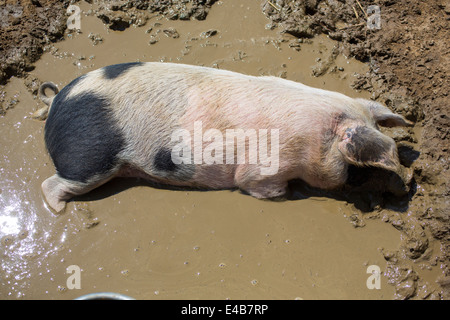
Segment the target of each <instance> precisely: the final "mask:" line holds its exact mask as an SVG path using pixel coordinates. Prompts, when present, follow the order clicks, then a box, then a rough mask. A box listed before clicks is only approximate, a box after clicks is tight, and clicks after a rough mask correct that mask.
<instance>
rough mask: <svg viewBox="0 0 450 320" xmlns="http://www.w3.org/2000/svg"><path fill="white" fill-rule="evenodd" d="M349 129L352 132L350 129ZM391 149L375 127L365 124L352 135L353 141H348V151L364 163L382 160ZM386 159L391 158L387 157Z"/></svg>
mask: <svg viewBox="0 0 450 320" xmlns="http://www.w3.org/2000/svg"><path fill="white" fill-rule="evenodd" d="M347 130H348V132H350V130H349V129H347ZM389 149H390V145H388V144H386V142H385V141H383V140H382V139H380V138H379V137H378V136H377V135H376V132H375V131H374V129H371V128H368V127H365V126H358V127H356V128H355V133H353V134H352V135H351V143H347V150H348V152H349V153H350V154H351V155H353V157H354V158H355V160H356V161H358V162H362V163H366V162H377V161H380V159H381V157H382V156H383V154H385V153H386V151H388V150H389ZM386 161H389V160H388V159H386ZM386 164H387V163H386Z"/></svg>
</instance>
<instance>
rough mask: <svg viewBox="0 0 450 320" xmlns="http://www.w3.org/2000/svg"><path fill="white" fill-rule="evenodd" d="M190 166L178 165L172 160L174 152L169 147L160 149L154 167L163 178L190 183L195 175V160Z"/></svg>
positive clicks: (154, 160) (154, 159)
mask: <svg viewBox="0 0 450 320" xmlns="http://www.w3.org/2000/svg"><path fill="white" fill-rule="evenodd" d="M191 161H192V162H191V163H190V164H186V163H180V164H176V163H174V162H173V160H172V150H171V149H170V148H168V147H162V148H161V149H159V150H158V151H157V152H156V154H155V157H154V158H153V166H154V168H155V169H156V170H157V172H155V174H156V175H157V176H159V177H161V178H165V179H169V180H174V181H188V180H190V179H192V177H193V176H194V174H195V164H193V161H194V159H193V158H192V159H191Z"/></svg>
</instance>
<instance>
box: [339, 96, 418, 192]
mask: <svg viewBox="0 0 450 320" xmlns="http://www.w3.org/2000/svg"><path fill="white" fill-rule="evenodd" d="M357 102H358V103H359V104H360V105H361V106H362V108H363V111H364V112H363V113H364V114H366V115H365V116H364V117H367V118H368V119H360V120H359V121H358V120H356V121H355V120H349V121H347V122H345V123H342V127H341V130H340V131H341V140H340V141H339V143H338V149H339V151H340V152H341V154H342V155H343V157H344V159H345V160H346V161H347V162H348V163H350V164H352V165H355V166H358V167H365V166H371V167H378V168H382V169H385V170H389V171H392V172H394V173H395V174H396V175H398V176H399V177H400V178H401V179H402V180H403V181H405V173H404V171H403V169H402V167H401V166H400V162H399V159H398V154H397V146H396V144H395V142H394V140H393V139H392V138H390V137H388V136H386V135H384V134H382V133H381V132H380V131H379V130H378V125H380V126H383V127H396V126H411V125H412V123H411V122H410V121H408V120H406V119H405V118H403V117H402V116H400V115H398V114H394V113H392V112H391V111H390V110H389V109H388V108H386V107H384V106H383V105H381V104H379V103H377V102H374V101H370V100H365V99H357ZM405 183H407V182H405ZM394 193H396V192H394Z"/></svg>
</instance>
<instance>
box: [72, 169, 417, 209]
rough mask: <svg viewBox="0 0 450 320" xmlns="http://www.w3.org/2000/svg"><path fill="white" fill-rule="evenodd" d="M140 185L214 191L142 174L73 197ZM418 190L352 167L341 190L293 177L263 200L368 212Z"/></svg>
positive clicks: (389, 175) (401, 203) (96, 196)
mask: <svg viewBox="0 0 450 320" xmlns="http://www.w3.org/2000/svg"><path fill="white" fill-rule="evenodd" d="M141 186H144V187H151V188H158V189H165V190H177V191H197V192H214V191H211V190H207V189H198V188H184V187H175V186H169V185H162V184H157V183H153V182H151V181H147V180H144V179H139V178H115V179H113V180H111V181H110V182H108V183H106V184H105V185H103V186H101V187H99V188H97V189H94V190H93V191H91V192H89V193H88V194H85V195H81V196H77V197H74V198H73V199H72V200H70V201H95V200H100V199H105V198H108V197H111V196H114V195H115V194H118V193H121V192H123V191H125V190H127V189H130V188H134V187H141ZM393 186H394V187H395V190H394V192H392V190H393ZM389 190H391V191H389ZM405 190H406V191H405ZM241 192H242V191H241ZM415 192H416V183H415V181H414V179H412V180H411V182H410V185H409V186H405V185H404V184H403V181H402V180H401V179H400V177H398V176H397V175H396V174H395V173H393V172H390V171H386V170H383V169H378V168H356V167H350V168H349V179H348V181H347V184H346V185H345V186H344V187H343V188H341V189H340V190H335V191H325V190H321V189H317V188H313V187H311V186H309V185H307V184H306V183H304V182H303V181H301V180H295V181H294V180H293V181H291V182H290V183H289V192H288V194H287V195H286V196H285V197H283V198H277V199H265V200H261V201H298V200H303V199H308V198H313V197H314V198H331V199H335V200H338V201H346V202H348V203H351V204H353V205H354V206H355V207H356V208H357V209H359V210H360V211H362V212H365V213H367V212H372V211H374V210H378V209H390V210H393V211H397V212H405V211H406V210H407V209H408V206H409V201H410V200H411V198H412V196H413V195H414V193H415ZM242 193H245V192H242ZM394 193H395V194H394Z"/></svg>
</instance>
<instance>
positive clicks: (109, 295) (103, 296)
mask: <svg viewBox="0 0 450 320" xmlns="http://www.w3.org/2000/svg"><path fill="white" fill-rule="evenodd" d="M75 300H135V299H134V298H131V297H129V296H126V295H124V294H120V293H115V292H96V293H88V294H85V295H83V296H80V297H78V298H75Z"/></svg>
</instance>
